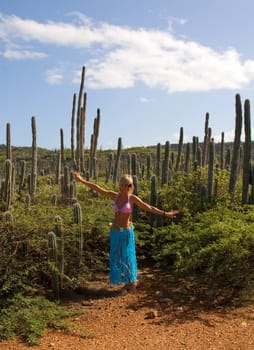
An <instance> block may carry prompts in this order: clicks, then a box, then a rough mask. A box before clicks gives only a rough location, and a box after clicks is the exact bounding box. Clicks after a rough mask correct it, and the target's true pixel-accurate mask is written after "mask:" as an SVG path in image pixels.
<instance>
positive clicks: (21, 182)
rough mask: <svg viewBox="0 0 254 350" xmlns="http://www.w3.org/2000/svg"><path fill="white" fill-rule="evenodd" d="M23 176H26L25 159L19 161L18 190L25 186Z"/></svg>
mask: <svg viewBox="0 0 254 350" xmlns="http://www.w3.org/2000/svg"><path fill="white" fill-rule="evenodd" d="M25 177H26V161H25V160H21V161H20V175H19V192H21V191H22V190H23V189H24V188H25Z"/></svg>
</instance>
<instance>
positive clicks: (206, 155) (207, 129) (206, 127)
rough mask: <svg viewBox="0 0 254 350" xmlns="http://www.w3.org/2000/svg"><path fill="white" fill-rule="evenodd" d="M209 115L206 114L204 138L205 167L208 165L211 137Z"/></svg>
mask: <svg viewBox="0 0 254 350" xmlns="http://www.w3.org/2000/svg"><path fill="white" fill-rule="evenodd" d="M208 126H209V113H206V115H205V136H204V145H203V147H204V150H203V159H202V161H203V164H202V165H203V167H204V166H206V165H207V159H208V147H209V142H210V135H209V127H208Z"/></svg>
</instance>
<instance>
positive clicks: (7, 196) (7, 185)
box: [4, 159, 13, 210]
mask: <svg viewBox="0 0 254 350" xmlns="http://www.w3.org/2000/svg"><path fill="white" fill-rule="evenodd" d="M12 171H13V168H12V162H11V160H10V159H6V160H5V181H4V201H5V205H6V210H10V208H11V204H12V195H13V192H12V190H13V186H12Z"/></svg>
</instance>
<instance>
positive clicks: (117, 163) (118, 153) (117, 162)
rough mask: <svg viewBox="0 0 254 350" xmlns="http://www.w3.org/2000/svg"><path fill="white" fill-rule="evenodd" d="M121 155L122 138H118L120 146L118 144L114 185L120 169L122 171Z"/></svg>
mask: <svg viewBox="0 0 254 350" xmlns="http://www.w3.org/2000/svg"><path fill="white" fill-rule="evenodd" d="M121 154H122V138H121V137H119V138H118V144H117V154H116V160H115V166H114V173H113V183H114V184H116V182H117V180H118V176H119V169H120V161H121Z"/></svg>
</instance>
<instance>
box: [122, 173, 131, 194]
mask: <svg viewBox="0 0 254 350" xmlns="http://www.w3.org/2000/svg"><path fill="white" fill-rule="evenodd" d="M128 185H131V187H129V191H130V192H133V190H134V185H133V179H132V176H131V175H129V174H124V175H122V176H121V178H120V180H119V187H121V186H128Z"/></svg>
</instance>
